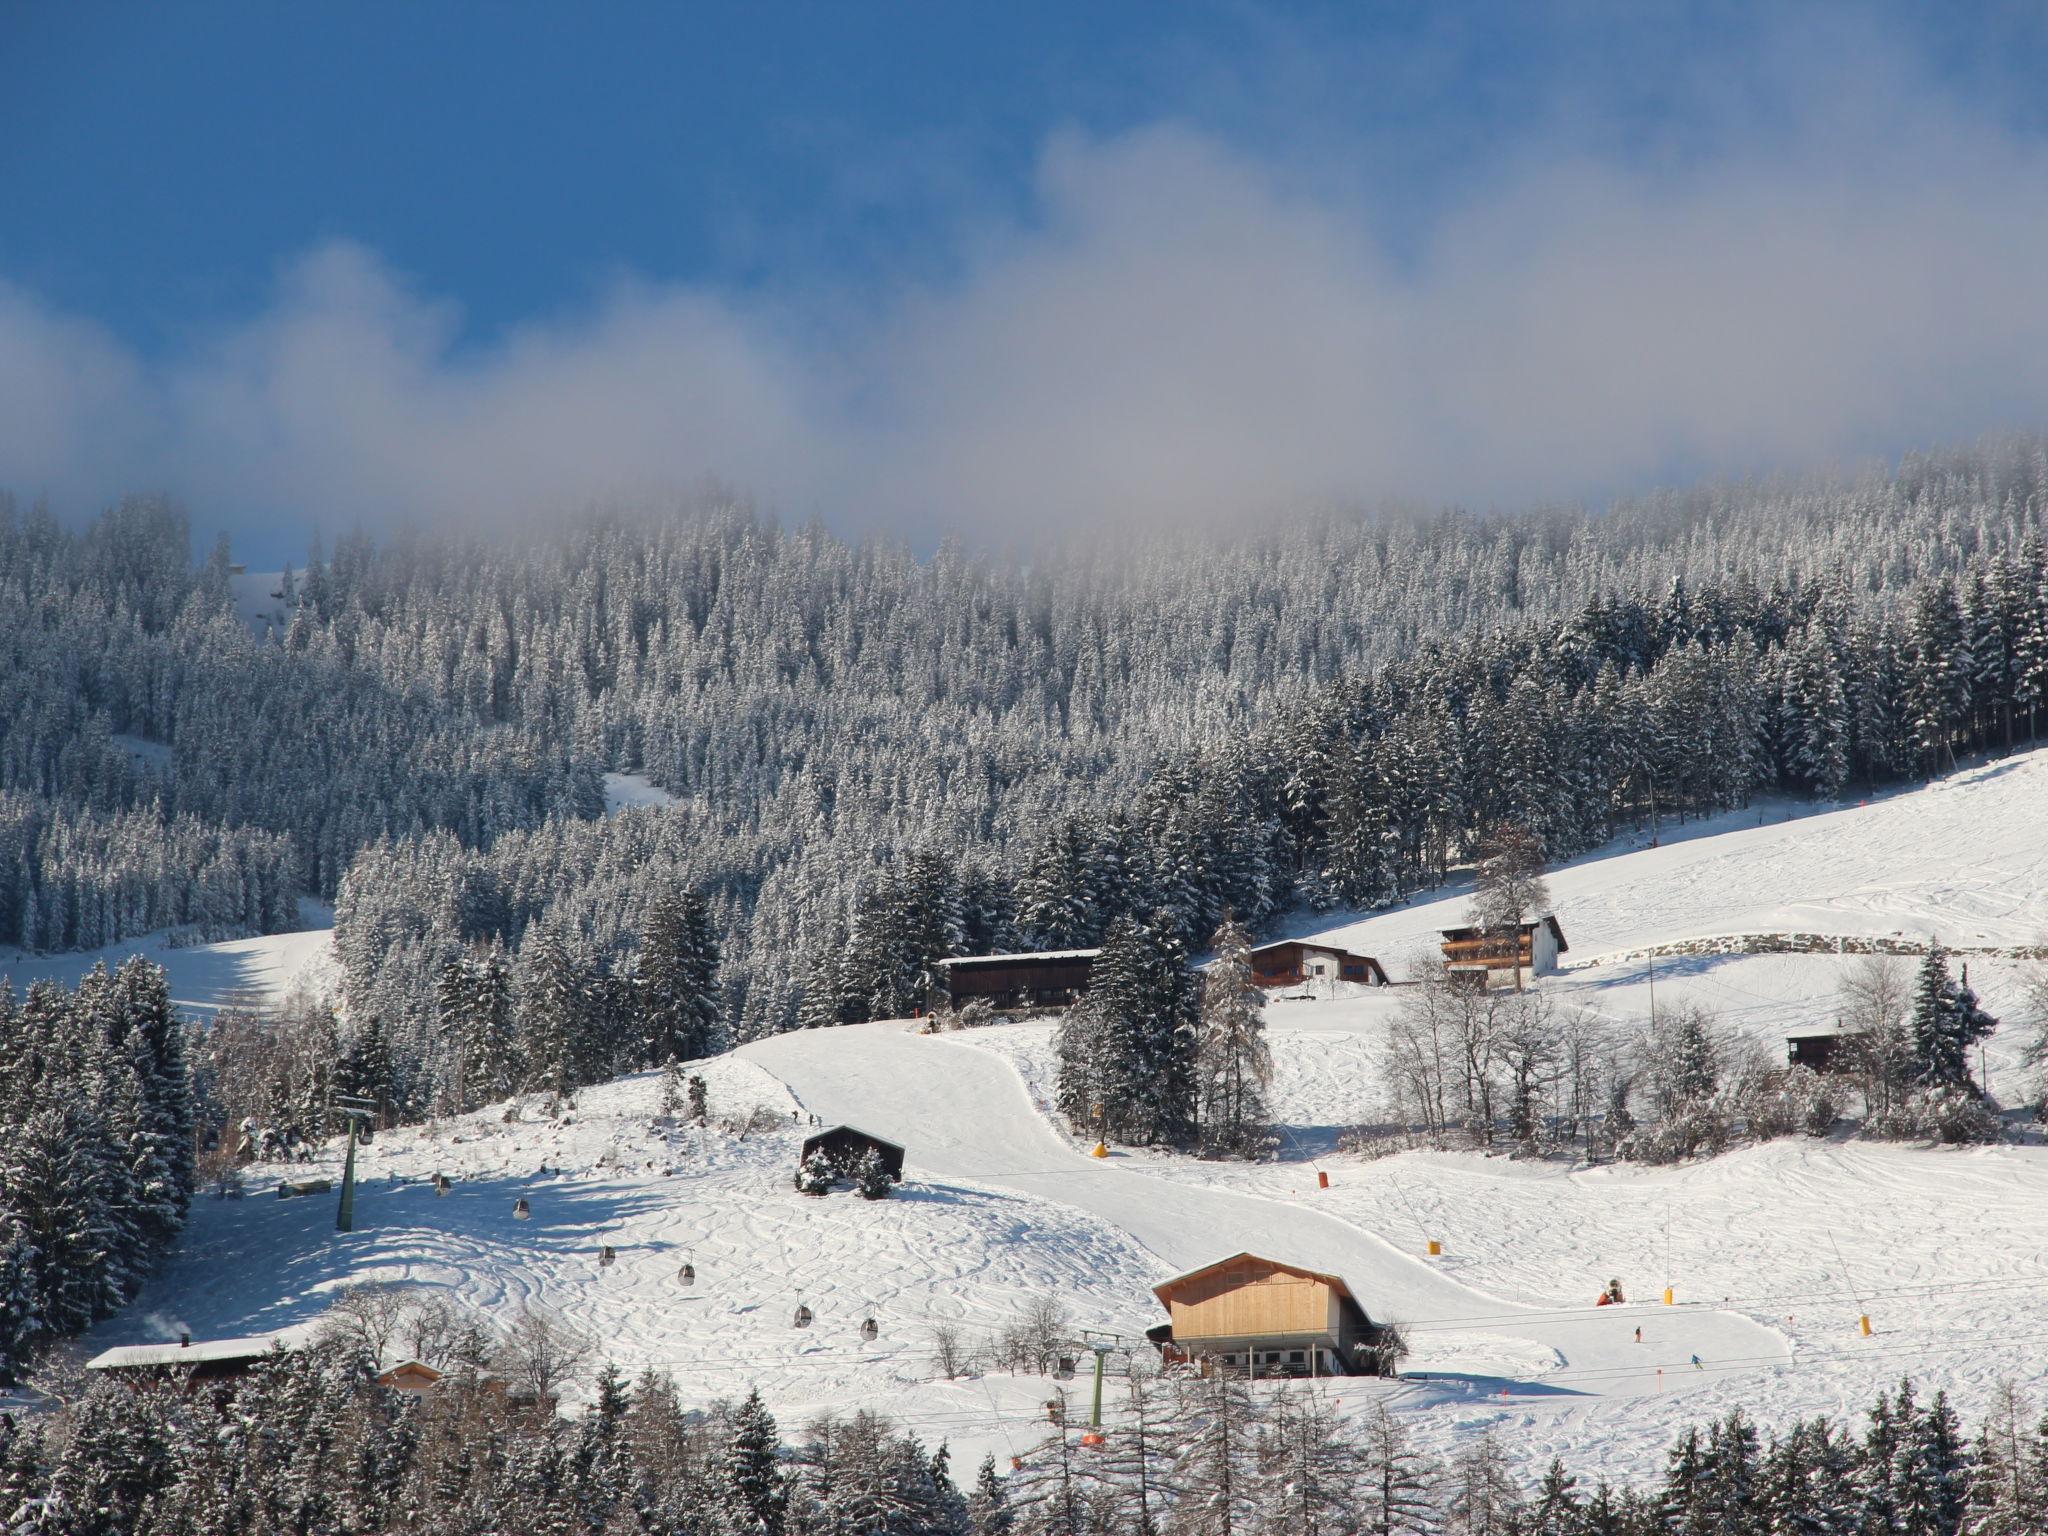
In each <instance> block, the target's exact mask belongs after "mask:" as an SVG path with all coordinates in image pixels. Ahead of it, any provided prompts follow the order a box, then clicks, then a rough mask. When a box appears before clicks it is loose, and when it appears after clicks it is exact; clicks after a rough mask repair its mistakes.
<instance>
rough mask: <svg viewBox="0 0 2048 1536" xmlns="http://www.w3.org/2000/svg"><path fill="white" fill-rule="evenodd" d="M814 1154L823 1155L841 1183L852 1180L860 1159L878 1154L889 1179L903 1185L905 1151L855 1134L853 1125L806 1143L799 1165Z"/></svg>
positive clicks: (872, 1138) (810, 1139)
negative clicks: (841, 1180) (869, 1154)
mask: <svg viewBox="0 0 2048 1536" xmlns="http://www.w3.org/2000/svg"><path fill="white" fill-rule="evenodd" d="M813 1152H823V1153H824V1154H825V1161H827V1162H828V1163H830V1164H831V1165H832V1171H833V1173H834V1174H836V1175H837V1176H838V1177H840V1178H842V1179H850V1178H852V1177H853V1171H854V1170H855V1169H856V1168H858V1167H859V1166H860V1164H861V1159H862V1158H864V1157H866V1156H867V1155H868V1153H870V1152H878V1153H880V1154H881V1157H882V1166H883V1167H884V1168H887V1169H888V1170H889V1177H890V1178H892V1179H894V1180H895V1181H896V1182H897V1183H898V1184H901V1183H902V1182H903V1149H902V1148H901V1147H899V1146H897V1145H896V1143H895V1142H893V1141H884V1140H882V1138H881V1137H879V1136H874V1135H870V1134H869V1133H868V1132H866V1131H862V1130H856V1129H855V1128H854V1127H853V1126H850V1125H835V1126H833V1127H832V1128H831V1129H830V1130H827V1131H820V1132H818V1134H817V1135H815V1136H812V1137H809V1138H807V1139H806V1140H805V1142H804V1149H803V1152H802V1153H801V1154H800V1156H799V1159H798V1160H799V1163H803V1162H808V1161H809V1160H810V1156H811V1154H812V1153H813Z"/></svg>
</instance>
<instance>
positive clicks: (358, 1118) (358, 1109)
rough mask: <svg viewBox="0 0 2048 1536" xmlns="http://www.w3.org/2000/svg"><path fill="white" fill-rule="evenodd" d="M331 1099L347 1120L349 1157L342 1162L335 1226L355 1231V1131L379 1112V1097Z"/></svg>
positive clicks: (337, 1229)
mask: <svg viewBox="0 0 2048 1536" xmlns="http://www.w3.org/2000/svg"><path fill="white" fill-rule="evenodd" d="M332 1103H333V1108H334V1112H335V1113H336V1114H338V1115H341V1116H343V1117H344V1118H346V1119H347V1121H348V1157H347V1159H346V1160H345V1161H344V1162H343V1163H342V1165H341V1206H340V1208H339V1209H338V1210H336V1211H335V1213H334V1230H335V1231H337V1232H353V1231H355V1229H356V1132H357V1129H358V1128H359V1127H360V1126H361V1125H362V1123H363V1122H364V1121H367V1120H369V1119H370V1118H371V1117H372V1116H374V1115H375V1114H376V1113H377V1101H376V1100H375V1099H359V1098H355V1097H353V1096H351V1095H349V1094H344V1093H337V1094H336V1095H335V1096H334V1098H333V1101H332Z"/></svg>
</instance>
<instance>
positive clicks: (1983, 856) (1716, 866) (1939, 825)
mask: <svg viewBox="0 0 2048 1536" xmlns="http://www.w3.org/2000/svg"><path fill="white" fill-rule="evenodd" d="M1664 832H1665V834H1666V835H1665V837H1664V839H1663V842H1662V846H1660V847H1656V848H1638V849H1636V850H1634V851H1630V852H1618V853H1617V852H1614V851H1612V850H1609V851H1608V852H1606V853H1605V854H1603V855H1596V856H1592V857H1588V858H1584V859H1580V860H1577V861H1575V862H1573V863H1572V864H1570V865H1568V866H1566V867H1564V868H1562V869H1559V870H1556V871H1554V872H1553V873H1552V874H1551V875H1550V877H1549V880H1550V889H1551V894H1552V895H1553V896H1554V897H1555V898H1556V901H1557V910H1558V912H1559V914H1560V916H1561V918H1562V920H1563V923H1564V927H1565V932H1566V936H1567V938H1568V939H1569V941H1570V944H1571V951H1570V953H1569V954H1568V955H1567V956H1566V961H1567V963H1568V964H1570V965H1573V966H1584V965H1586V964H1588V963H1590V962H1593V961H1596V960H1599V959H1600V958H1601V957H1603V956H1607V955H1612V954H1615V953H1617V952H1625V951H1629V950H1634V949H1639V948H1642V947H1644V946H1646V945H1652V944H1659V943H1668V942H1671V941H1674V940H1684V939H1697V938H1701V937H1704V936H1707V935H1712V934H1726V933H1821V934H1827V935H1853V936H1859V937H1867V938H1878V937H1903V938H1909V939H1920V940H1924V939H1926V938H1929V937H1930V936H1931V937H1935V938H1939V939H1940V940H1941V942H1942V943H1944V944H1947V945H1949V946H1951V947H1967V946H2008V945H2030V944H2041V943H2044V942H2048V750H2037V751H2033V752H2026V753H2021V754H2018V755H2016V756H2013V757H2009V758H2003V759H2000V760H1998V761H1996V762H1992V763H1987V764H1984V765H1982V766H1979V767H1973V768H1967V769H1964V770H1961V771H1959V772H1957V773H1954V774H1951V775H1950V776H1949V777H1947V778H1945V779H1941V780H1937V781H1936V782H1935V783H1932V784H1929V785H1925V786H1922V787H1919V788H1915V789H1909V790H1901V791H1898V792H1896V793H1893V794H1889V795H1885V796H1882V797H1880V798H1877V799H1873V800H1869V801H1865V802H1857V803H1854V804H1846V805H1841V806H1836V807H1828V808H1821V809H1815V808H1813V807H1810V806H1791V805H1785V804H1783V803H1773V804H1771V805H1768V806H1766V807H1763V808H1760V809H1757V810H1753V811H1750V812H1731V813H1729V814H1728V815H1726V816H1721V817H1717V818H1714V819H1713V820H1711V821H1709V822H1707V823H1704V824H1702V825H1696V826H1691V827H1687V826H1683V825H1679V826H1667V827H1666V828H1665V829H1664ZM1637 841H1640V839H1638V840H1637ZM1463 907H1464V892H1463V891H1462V890H1460V889H1456V888H1454V889H1453V890H1452V891H1451V892H1450V893H1449V894H1446V895H1441V896H1438V897H1435V898H1433V899H1428V900H1423V901H1418V902H1414V903H1411V904H1409V905H1408V906H1405V907H1402V908H1400V909H1398V910H1396V911H1392V912H1387V913H1382V914H1378V915H1375V916H1372V917H1368V918H1363V919H1360V920H1356V921H1352V922H1347V923H1336V924H1329V923H1311V924H1310V925H1309V926H1310V927H1311V928H1316V929H1320V930H1322V931H1323V932H1324V936H1325V937H1328V938H1330V939H1333V940H1335V941H1337V942H1338V943H1341V944H1344V945H1346V946H1348V947H1350V948H1353V949H1361V950H1363V951H1364V952H1366V953H1368V954H1378V955H1381V956H1383V957H1386V958H1387V959H1388V961H1389V964H1390V965H1392V964H1393V963H1394V961H1396V960H1398V959H1400V958H1401V957H1403V956H1405V955H1408V954H1411V953H1413V952H1414V951H1415V949H1416V948H1417V947H1418V946H1424V945H1433V944H1434V943H1435V941H1436V933H1437V930H1438V929H1439V928H1444V927H1448V926H1451V925H1453V924H1455V923H1458V922H1462V921H1463V916H1462V912H1463ZM1400 974H1401V972H1400V970H1398V969H1396V970H1395V975H1396V976H1397V977H1398V976H1399V975H1400Z"/></svg>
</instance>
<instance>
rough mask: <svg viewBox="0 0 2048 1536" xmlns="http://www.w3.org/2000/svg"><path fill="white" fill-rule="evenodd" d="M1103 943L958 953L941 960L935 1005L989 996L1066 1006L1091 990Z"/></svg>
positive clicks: (1011, 1002) (1004, 1001) (1000, 1001)
mask: <svg viewBox="0 0 2048 1536" xmlns="http://www.w3.org/2000/svg"><path fill="white" fill-rule="evenodd" d="M1101 953H1102V951H1101V950H1099V949H1049V950H1043V951H1040V952H1039V953H1037V954H1029V955H955V956H954V957H953V958H952V959H950V960H941V961H940V962H939V986H938V989H937V993H936V995H935V996H934V997H933V999H932V1002H933V1006H934V1007H943V1006H947V1005H951V1006H952V1007H955V1008H958V1007H960V1006H962V1005H963V1004H965V1003H969V1002H972V1001H974V999H976V998H986V999H987V1000H988V1001H989V1002H990V1003H992V1004H994V1005H995V1006H996V1007H998V1008H1064V1007H1065V1006H1066V1005H1067V1004H1068V1003H1071V1002H1072V1001H1073V1000H1074V999H1075V998H1077V997H1079V996H1080V995H1081V994H1082V993H1084V992H1086V991H1087V990H1088V976H1089V972H1090V971H1091V970H1093V969H1094V966H1095V957H1096V956H1097V955H1099V954H1101Z"/></svg>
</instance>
